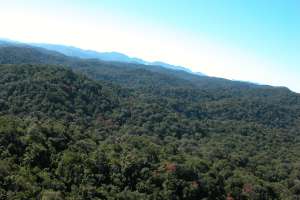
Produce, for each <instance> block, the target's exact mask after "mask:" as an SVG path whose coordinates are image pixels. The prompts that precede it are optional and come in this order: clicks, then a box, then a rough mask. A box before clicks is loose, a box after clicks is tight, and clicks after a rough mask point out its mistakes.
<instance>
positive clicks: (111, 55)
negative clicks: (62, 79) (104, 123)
mask: <svg viewBox="0 0 300 200" xmlns="http://www.w3.org/2000/svg"><path fill="white" fill-rule="evenodd" d="M0 45H2V46H3V45H17V46H24V45H25V46H28V45H29V46H34V47H40V48H44V49H47V50H51V51H56V52H59V53H62V54H64V55H66V56H71V57H78V58H83V59H100V60H103V61H114V62H126V63H135V64H143V65H156V66H161V67H165V68H168V69H173V70H180V71H185V72H188V73H191V74H195V75H199V76H205V74H203V73H201V72H193V71H192V70H190V69H188V68H186V67H182V66H176V65H171V64H168V63H165V62H161V61H156V62H148V61H145V60H142V59H140V58H134V57H129V56H127V55H125V54H123V53H119V52H97V51H93V50H84V49H80V48H78V47H73V46H65V45H58V44H46V43H28V44H27V43H21V42H17V41H13V40H9V39H0Z"/></svg>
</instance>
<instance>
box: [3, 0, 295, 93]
mask: <svg viewBox="0 0 300 200" xmlns="http://www.w3.org/2000/svg"><path fill="white" fill-rule="evenodd" d="M0 4H1V7H0V24H1V32H0V37H5V38H10V39H15V40H20V41H25V42H48V43H60V44H67V45H74V46H79V47H81V48H85V49H93V50H98V51H119V52H122V53H125V54H128V55H130V56H134V57H140V58H143V59H145V60H149V61H154V60H162V61H166V62H169V63H171V64H178V65H183V66H186V67H190V68H191V69H192V70H194V71H200V72H203V73H206V74H208V75H211V76H218V77H224V78H229V79H235V80H245V81H252V82H257V83H264V84H271V85H275V86H287V87H289V88H290V89H292V90H294V91H297V92H300V1H299V0H151V1H148V0H144V1H143V0H89V1H86V0H65V1H58V0H52V1H46V0H45V1H37V0H27V1H18V0H11V1H2V0H0ZM8 19H9V20H8Z"/></svg>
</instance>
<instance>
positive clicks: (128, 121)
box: [0, 46, 300, 200]
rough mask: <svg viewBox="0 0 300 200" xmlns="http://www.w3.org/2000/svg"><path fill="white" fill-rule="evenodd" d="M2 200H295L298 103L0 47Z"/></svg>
mask: <svg viewBox="0 0 300 200" xmlns="http://www.w3.org/2000/svg"><path fill="white" fill-rule="evenodd" d="M0 63H1V65H0V199H24V200H25V199H43V200H52V199H120V200H121V199H124V200H125V199H126V200H127V199H139V200H140V199H147V200H155V199H166V200H167V199H168V200H169V199H172V200H176V199H178V200H179V199H186V200H188V199H195V200H196V199H197V200H198V199H210V200H215V199H219V200H223V199H224V200H225V199H227V200H229V199H230V200H231V199H242V200H243V199H296V198H299V195H300V173H299V172H300V155H299V154H300V145H299V144H300V95H299V94H296V93H293V92H291V91H289V90H288V89H286V88H274V87H271V86H263V85H255V84H251V83H244V82H234V81H229V80H225V79H219V78H212V77H206V76H197V75H194V74H189V73H187V72H184V71H176V70H170V69H166V68H163V67H159V66H148V65H140V64H132V63H118V62H105V61H100V60H94V59H88V60H84V59H79V58H72V57H67V56H65V55H62V54H59V53H56V52H52V51H47V50H44V49H41V48H33V47H30V46H3V47H0Z"/></svg>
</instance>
